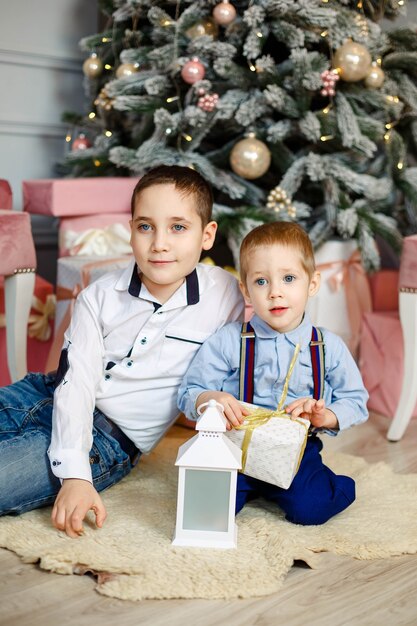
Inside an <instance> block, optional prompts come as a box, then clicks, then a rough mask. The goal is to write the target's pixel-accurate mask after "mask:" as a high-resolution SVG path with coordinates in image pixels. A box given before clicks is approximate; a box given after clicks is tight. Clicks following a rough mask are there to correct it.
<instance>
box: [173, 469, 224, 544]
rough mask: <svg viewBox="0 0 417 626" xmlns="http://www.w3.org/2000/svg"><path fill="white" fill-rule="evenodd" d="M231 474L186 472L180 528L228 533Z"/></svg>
mask: <svg viewBox="0 0 417 626" xmlns="http://www.w3.org/2000/svg"><path fill="white" fill-rule="evenodd" d="M229 502H230V472H222V471H220V472H217V471H210V470H192V469H187V470H185V485H184V516H183V528H184V529H186V530H208V531H217V532H227V531H228V523H229Z"/></svg>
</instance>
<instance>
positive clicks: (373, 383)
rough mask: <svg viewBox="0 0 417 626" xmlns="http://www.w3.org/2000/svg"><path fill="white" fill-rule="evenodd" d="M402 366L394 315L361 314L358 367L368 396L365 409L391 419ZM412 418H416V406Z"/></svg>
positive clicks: (396, 322) (395, 316)
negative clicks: (362, 315)
mask: <svg viewBox="0 0 417 626" xmlns="http://www.w3.org/2000/svg"><path fill="white" fill-rule="evenodd" d="M403 363H404V346H403V335H402V329H401V324H400V320H399V317H398V313H396V312H389V311H382V312H377V311H374V312H372V313H367V314H365V315H364V317H363V324H362V336H361V345H360V359H359V366H360V370H361V373H362V378H363V382H364V384H365V387H366V388H367V390H368V392H369V401H368V408H369V409H372V410H373V411H376V412H377V413H381V414H382V415H386V416H388V417H393V416H394V414H395V411H396V408H397V405H398V401H399V398H400V393H401V387H402V381H403V372H404V365H403ZM413 416H414V417H416V416H417V405H416V407H415V409H414V412H413Z"/></svg>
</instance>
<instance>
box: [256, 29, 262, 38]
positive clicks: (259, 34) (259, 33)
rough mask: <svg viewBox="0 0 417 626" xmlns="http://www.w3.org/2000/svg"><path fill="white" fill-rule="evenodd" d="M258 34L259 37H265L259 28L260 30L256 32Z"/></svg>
mask: <svg viewBox="0 0 417 626" xmlns="http://www.w3.org/2000/svg"><path fill="white" fill-rule="evenodd" d="M256 36H257V37H259V39H261V38H262V37H263V34H262V33H261V31H260V30H258V32H257V33H256Z"/></svg>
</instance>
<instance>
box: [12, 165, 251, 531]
mask: <svg viewBox="0 0 417 626" xmlns="http://www.w3.org/2000/svg"><path fill="white" fill-rule="evenodd" d="M211 209H212V193H211V189H210V187H209V185H208V184H207V182H206V181H205V180H204V179H203V178H202V177H201V176H200V175H199V174H198V173H197V172H196V171H194V170H192V169H189V168H186V167H178V166H172V167H166V166H161V167H158V168H156V169H154V170H152V171H150V172H149V173H148V174H146V175H145V176H144V177H143V178H142V179H141V180H140V181H139V182H138V184H137V185H136V187H135V190H134V192H133V196H132V220H131V222H130V225H131V233H132V234H131V244H132V248H133V254H134V257H135V260H134V261H132V263H131V265H130V266H129V267H128V268H127V269H125V270H118V271H116V272H110V273H108V274H107V275H105V276H103V277H102V278H100V279H99V280H97V281H96V282H94V283H92V284H91V285H90V286H89V287H87V288H86V289H85V290H84V291H83V292H81V294H80V295H79V297H78V298H77V302H76V305H75V308H74V313H73V316H72V321H71V324H70V327H69V329H68V331H67V332H66V333H65V342H64V348H63V351H62V354H61V359H60V364H59V368H58V372H57V373H56V376H55V375H47V376H44V375H42V374H28V375H27V376H26V377H25V378H24V379H23V380H21V381H19V382H17V383H15V384H14V385H11V386H9V387H5V388H3V389H1V390H0V514H5V513H22V512H24V511H27V510H29V509H32V508H36V507H39V506H43V505H47V504H51V503H53V502H54V501H55V504H54V507H53V510H52V521H53V524H54V525H55V526H56V527H57V528H59V529H61V530H65V531H66V532H67V534H68V535H69V536H71V537H75V536H77V534H79V533H80V532H82V521H83V519H84V517H85V515H86V513H87V511H89V510H90V509H92V510H93V511H94V513H95V516H96V523H97V526H99V527H100V526H102V524H103V522H104V519H105V517H106V511H105V508H104V505H103V502H102V500H101V498H100V496H99V494H98V492H99V491H102V490H103V489H105V488H107V487H109V486H111V485H112V484H114V483H115V482H117V481H119V480H120V479H121V478H123V476H125V475H126V474H128V473H129V471H130V470H131V468H132V466H134V465H135V463H136V462H137V460H138V458H139V456H140V454H141V453H147V452H149V451H150V450H151V449H152V448H153V447H154V446H155V445H156V443H157V442H158V440H159V439H160V438H161V437H162V436H163V434H164V433H165V431H166V430H167V429H168V428H169V426H170V425H171V424H172V423H173V421H174V420H175V419H176V416H177V413H178V410H177V407H176V398H177V390H178V386H179V384H180V382H181V378H182V376H183V375H184V373H185V371H186V369H187V366H188V365H189V363H190V361H191V359H192V357H193V356H194V354H195V353H196V351H197V349H198V348H199V346H200V345H201V344H202V342H203V341H204V340H205V339H206V338H207V337H208V336H209V335H211V334H212V333H213V332H214V331H215V330H216V329H217V328H219V327H220V326H223V325H224V324H225V323H226V322H229V321H232V320H238V319H242V318H243V309H244V306H243V298H242V296H241V294H240V292H239V288H238V283H237V281H236V279H235V278H234V277H233V276H232V275H231V274H229V273H227V272H225V271H224V270H222V269H220V268H218V267H213V266H208V265H204V264H201V265H197V263H198V261H199V258H200V254H201V251H202V250H209V249H210V248H211V247H212V245H213V243H214V238H215V234H216V228H217V225H216V223H215V222H213V221H212V219H211ZM54 390H55V391H54ZM51 420H52V439H51ZM49 444H50V446H49ZM48 446H49V449H48ZM47 453H48V455H49V460H50V465H49V463H48V457H47ZM61 482H62V486H61ZM57 494H58V495H57Z"/></svg>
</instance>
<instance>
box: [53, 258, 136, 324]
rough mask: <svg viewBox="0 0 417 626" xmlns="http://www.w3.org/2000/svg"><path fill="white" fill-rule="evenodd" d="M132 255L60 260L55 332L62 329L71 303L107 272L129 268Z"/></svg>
mask: <svg viewBox="0 0 417 626" xmlns="http://www.w3.org/2000/svg"><path fill="white" fill-rule="evenodd" d="M132 259H133V256H132V255H124V256H121V257H104V258H99V259H98V258H97V257H95V256H74V257H62V258H60V259H58V267H57V289H56V299H57V304H56V313H55V331H57V329H58V328H59V327H60V325H61V323H62V320H63V318H64V316H65V313H66V311H67V309H68V307H69V306H71V301H72V300H73V299H75V298H76V296H77V295H78V293H79V292H80V291H81V289H84V287H87V285H89V284H90V283H92V282H93V281H95V280H97V278H100V276H103V274H105V273H106V272H112V271H113V270H116V269H120V268H124V267H127V265H128V264H129V263H130V261H131V260H132Z"/></svg>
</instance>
